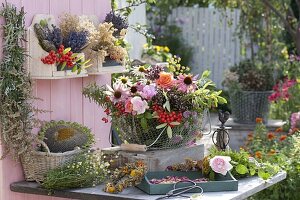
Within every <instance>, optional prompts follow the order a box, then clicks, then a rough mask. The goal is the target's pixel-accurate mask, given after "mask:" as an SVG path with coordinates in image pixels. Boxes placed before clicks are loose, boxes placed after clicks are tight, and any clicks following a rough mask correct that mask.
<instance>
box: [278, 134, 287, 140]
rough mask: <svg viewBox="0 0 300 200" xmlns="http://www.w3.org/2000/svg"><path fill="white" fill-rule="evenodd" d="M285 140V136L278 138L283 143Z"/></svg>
mask: <svg viewBox="0 0 300 200" xmlns="http://www.w3.org/2000/svg"><path fill="white" fill-rule="evenodd" d="M286 138H287V135H281V136H280V138H279V141H283V140H285V139H286Z"/></svg>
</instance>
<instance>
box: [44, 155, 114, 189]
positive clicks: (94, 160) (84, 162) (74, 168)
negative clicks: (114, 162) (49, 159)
mask: <svg viewBox="0 0 300 200" xmlns="http://www.w3.org/2000/svg"><path fill="white" fill-rule="evenodd" d="M108 167H109V163H108V162H105V161H104V160H103V155H102V154H101V153H100V152H97V151H96V152H92V153H90V152H87V153H83V154H80V155H78V156H77V157H76V158H75V159H74V160H73V161H71V162H70V163H68V164H65V165H63V166H61V167H59V168H56V169H53V170H50V171H49V172H48V173H47V174H46V178H45V180H44V182H43V183H42V187H43V188H46V189H48V190H50V191H51V190H55V189H58V190H63V189H70V188H82V187H92V186H96V185H98V184H100V183H102V182H103V181H104V180H105V179H106V178H107V175H108V173H109V170H108Z"/></svg>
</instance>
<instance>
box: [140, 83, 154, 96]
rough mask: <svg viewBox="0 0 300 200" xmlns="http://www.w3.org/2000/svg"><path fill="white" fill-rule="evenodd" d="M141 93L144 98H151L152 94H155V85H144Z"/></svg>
mask: <svg viewBox="0 0 300 200" xmlns="http://www.w3.org/2000/svg"><path fill="white" fill-rule="evenodd" d="M141 95H142V97H143V98H145V99H151V98H152V97H153V96H154V95H156V88H155V85H146V86H145V87H144V88H143V92H142V93H141Z"/></svg>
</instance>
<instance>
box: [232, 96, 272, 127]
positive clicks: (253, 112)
mask: <svg viewBox="0 0 300 200" xmlns="http://www.w3.org/2000/svg"><path fill="white" fill-rule="evenodd" d="M271 93H272V91H262V92H258V91H241V92H236V93H231V94H230V102H231V108H232V114H233V119H234V121H235V122H237V123H241V124H255V119H256V118H257V117H260V118H263V121H264V123H267V121H268V113H269V101H268V96H269V95H270V94H271Z"/></svg>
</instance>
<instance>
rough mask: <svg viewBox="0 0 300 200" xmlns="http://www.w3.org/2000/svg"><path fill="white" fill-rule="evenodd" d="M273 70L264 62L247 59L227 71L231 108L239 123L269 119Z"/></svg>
mask: <svg viewBox="0 0 300 200" xmlns="http://www.w3.org/2000/svg"><path fill="white" fill-rule="evenodd" d="M273 82H274V81H273V75H272V70H271V68H270V67H269V66H267V65H264V64H262V63H258V62H257V63H255V62H253V61H251V60H245V61H242V62H240V63H239V64H237V65H235V66H233V67H231V68H230V69H229V70H228V71H226V72H225V79H224V82H223V84H224V86H226V87H227V88H228V89H229V96H230V102H231V109H232V114H233V118H234V121H235V122H237V123H245V124H254V123H255V119H256V118H258V117H259V118H263V120H264V121H265V122H267V119H268V112H269V102H268V96H269V95H270V94H271V93H272V91H271V90H272V85H273Z"/></svg>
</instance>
